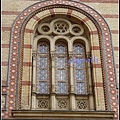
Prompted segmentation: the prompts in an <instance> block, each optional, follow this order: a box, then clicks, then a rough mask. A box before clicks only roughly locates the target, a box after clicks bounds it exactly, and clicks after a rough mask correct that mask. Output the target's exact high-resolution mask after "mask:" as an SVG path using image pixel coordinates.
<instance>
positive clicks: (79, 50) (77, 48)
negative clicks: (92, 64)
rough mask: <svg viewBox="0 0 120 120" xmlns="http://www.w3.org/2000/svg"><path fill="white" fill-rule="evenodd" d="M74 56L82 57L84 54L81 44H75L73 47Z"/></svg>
mask: <svg viewBox="0 0 120 120" xmlns="http://www.w3.org/2000/svg"><path fill="white" fill-rule="evenodd" d="M73 49H74V54H76V55H77V54H78V55H82V54H84V53H85V48H84V46H83V45H82V44H81V43H75V44H74V46H73Z"/></svg>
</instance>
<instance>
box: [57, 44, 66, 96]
mask: <svg viewBox="0 0 120 120" xmlns="http://www.w3.org/2000/svg"><path fill="white" fill-rule="evenodd" d="M56 53H57V54H56V55H57V57H56V81H57V82H56V86H57V87H56V90H57V92H58V93H60V94H66V93H67V82H68V78H67V72H68V71H67V62H66V61H67V46H66V45H65V44H63V43H62V42H59V43H58V44H56Z"/></svg>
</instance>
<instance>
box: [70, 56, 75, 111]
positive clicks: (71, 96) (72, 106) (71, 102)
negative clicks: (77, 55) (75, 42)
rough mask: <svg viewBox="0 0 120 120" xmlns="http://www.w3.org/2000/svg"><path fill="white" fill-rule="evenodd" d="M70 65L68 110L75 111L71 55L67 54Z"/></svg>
mask: <svg viewBox="0 0 120 120" xmlns="http://www.w3.org/2000/svg"><path fill="white" fill-rule="evenodd" d="M68 62H69V64H70V110H75V85H74V84H75V83H74V77H73V72H74V71H73V54H69V61H68Z"/></svg>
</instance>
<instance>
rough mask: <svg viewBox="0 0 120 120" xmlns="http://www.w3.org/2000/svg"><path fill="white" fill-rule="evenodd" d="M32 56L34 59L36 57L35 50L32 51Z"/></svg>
mask: <svg viewBox="0 0 120 120" xmlns="http://www.w3.org/2000/svg"><path fill="white" fill-rule="evenodd" d="M32 57H33V60H35V59H36V57H37V53H36V52H33V53H32Z"/></svg>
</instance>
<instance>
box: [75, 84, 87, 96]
mask: <svg viewBox="0 0 120 120" xmlns="http://www.w3.org/2000/svg"><path fill="white" fill-rule="evenodd" d="M76 93H77V94H85V84H84V83H76Z"/></svg>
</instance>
